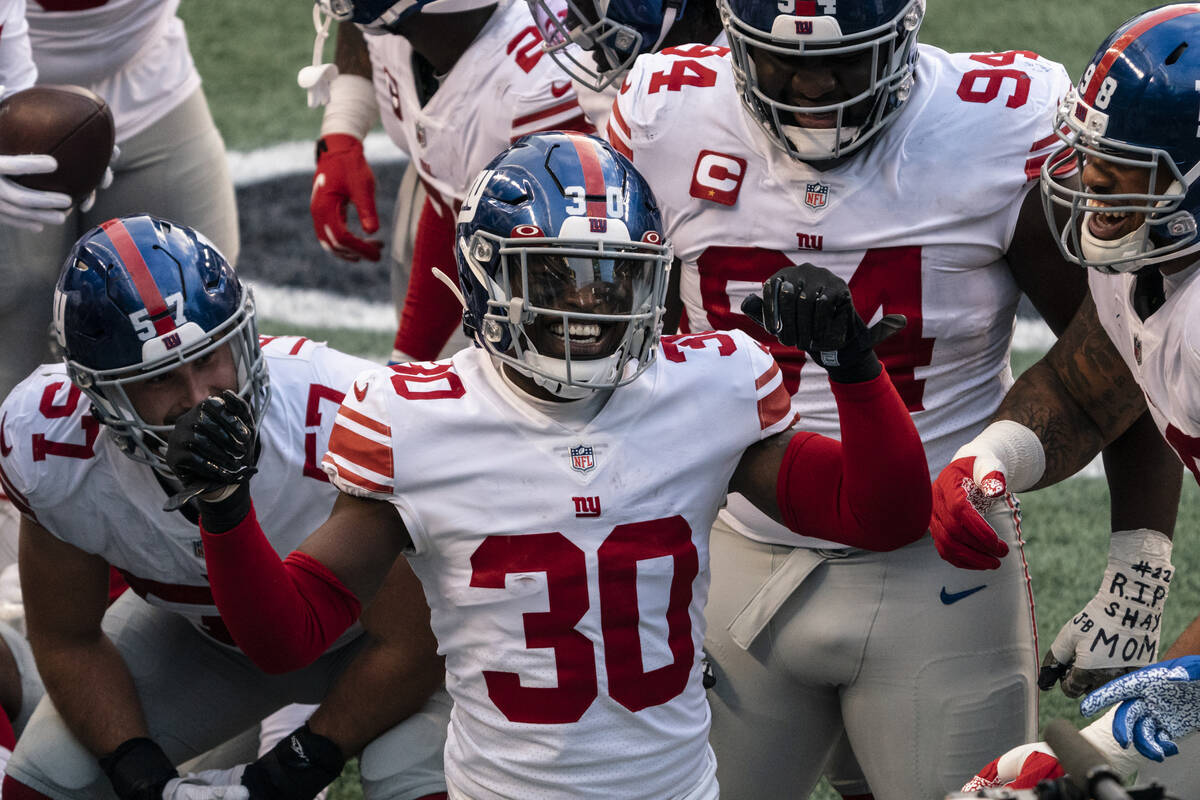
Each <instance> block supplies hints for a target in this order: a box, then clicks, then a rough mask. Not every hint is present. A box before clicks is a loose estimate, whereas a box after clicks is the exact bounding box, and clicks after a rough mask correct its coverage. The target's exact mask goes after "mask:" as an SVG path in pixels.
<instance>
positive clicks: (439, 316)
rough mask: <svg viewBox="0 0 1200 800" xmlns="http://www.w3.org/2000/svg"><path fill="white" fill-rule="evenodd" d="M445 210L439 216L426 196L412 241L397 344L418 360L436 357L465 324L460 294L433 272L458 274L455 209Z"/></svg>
mask: <svg viewBox="0 0 1200 800" xmlns="http://www.w3.org/2000/svg"><path fill="white" fill-rule="evenodd" d="M427 191H432V190H427ZM444 211H445V216H444V217H443V216H440V215H439V214H438V213H437V210H436V209H435V208H434V206H433V200H431V199H430V198H429V197H426V198H425V206H424V208H422V209H421V220H420V222H418V223H417V234H416V241H415V242H413V256H412V269H411V271H410V273H409V277H408V291H407V293H406V294H405V295H404V310H403V311H402V312H401V314H400V327H399V329H398V330H397V331H396V342H395V348H396V349H397V350H399V351H400V352H401V353H405V354H407V355H410V356H412V357H413V358H415V359H416V360H418V361H433V360H434V359H436V358H437V357H438V354H439V353H441V352H442V348H443V347H445V346H446V342H448V341H450V336H451V334H453V333H454V329H455V327H457V326H458V325H460V324H462V306H461V305H459V302H458V298H457V297H455V296H454V293H453V292H451V291H450V290H449V289H448V288H446V286H445V284H443V283H442V282H441V281H439V280H438V279H437V278H435V277H434V275H433V269H434V267H437V268H438V269H440V270H441V271H442V272H444V273H446V274H447V275H449V276H450V277H451V278H456V277H457V276H458V268H457V267H456V266H455V264H456V262H455V260H454V227H455V226H454V211H453V209H444Z"/></svg>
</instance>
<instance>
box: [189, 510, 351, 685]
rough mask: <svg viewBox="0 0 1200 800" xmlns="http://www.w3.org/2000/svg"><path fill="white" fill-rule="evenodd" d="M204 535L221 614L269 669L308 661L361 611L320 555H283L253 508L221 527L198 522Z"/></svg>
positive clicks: (242, 644)
mask: <svg viewBox="0 0 1200 800" xmlns="http://www.w3.org/2000/svg"><path fill="white" fill-rule="evenodd" d="M200 535H201V537H202V538H203V540H204V559H205V562H206V563H207V565H208V582H209V585H210V586H211V587H212V593H213V598H214V599H215V600H216V603H217V608H219V609H220V611H221V620H222V621H223V622H224V623H225V626H226V627H227V628H228V629H229V632H230V633H231V634H232V635H233V640H234V641H235V642H237V645H238V647H240V648H241V650H242V652H243V653H245V654H246V655H247V656H248V657H249V658H250V660H251V661H253V662H254V663H255V664H257V665H258V666H259V668H260V669H262V670H263V671H264V672H268V673H271V674H273V675H274V674H279V673H281V672H288V671H289V670H293V669H299V668H300V667H303V666H305V665H306V664H309V663H311V662H312V661H314V660H315V659H316V658H317V656H319V655H321V654H322V653H324V652H325V650H326V649H328V647H329V645H330V644H332V643H333V641H334V640H335V639H337V638H338V637H339V636H341V635H342V633H343V632H344V631H345V630H346V629H347V628H349V627H350V626H351V625H352V624H354V621H355V620H356V619H358V615H359V614H360V613H361V612H362V604H361V603H359V601H358V598H357V597H355V596H354V594H353V593H352V592H351V591H350V590H349V589H347V588H346V587H345V586H344V585H343V584H342V582H341V581H339V580H338V579H337V576H336V575H334V574H333V573H332V572H330V571H329V569H328V568H327V567H326V566H325V565H324V564H322V563H321V562H320V561H317V560H316V559H315V558H312V557H311V556H309V555H307V554H305V553H300V552H295V553H292V554H290V555H289V556H288V557H287V558H286V559H285V560H283V561H280V560H279V556H278V555H277V554H276V553H275V551H274V550H273V549H272V548H271V544H270V543H269V542H268V541H267V537H266V536H264V535H263V532H262V528H261V527H259V525H258V517H257V516H256V515H255V513H254V508H253V507H251V509H250V513H249V514H247V515H246V517H245V519H243V520H242V521H241V522H239V523H238V524H237V525H235V526H234V527H233V528H230V529H229V530H228V531H225V532H224V533H210V532H209V531H207V530H205V529H204V526H203V521H201V527H200Z"/></svg>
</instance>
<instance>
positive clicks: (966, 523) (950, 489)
mask: <svg viewBox="0 0 1200 800" xmlns="http://www.w3.org/2000/svg"><path fill="white" fill-rule="evenodd" d="M1007 491H1008V482H1007V479H1006V478H1005V476H1004V473H1003V472H1002V471H1001V470H999V469H993V470H991V471H990V472H988V473H987V474H986V475H983V476H980V478H979V480H978V481H976V479H975V456H969V457H966V458H956V459H955V460H954V461H951V462H950V463H949V464H948V465H946V468H945V469H943V470H942V472H941V474H940V475H938V476H937V480H935V481H934V482H933V518H932V519H931V520H930V521H929V531H930V533H932V534H933V543H934V545H936V546H937V551H938V553H939V554H940V555H941V557H942V559H943V560H945V561H948V562H949V563H951V564H953V565H954V566H956V567H961V568H963V569H997V568H998V567H999V566H1000V559H1002V558H1004V556H1006V555H1008V545H1007V544H1005V543H1004V542H1003V541H1002V540H1001V539H1000V537H999V536H997V535H996V531H994V530H992V526H991V525H989V524H988V523H987V520H985V519H984V518H983V515H984V514H986V513H987V511H988V510H989V509H990V508H991V507H992V504H993V503H996V502H1001V503H1002V502H1004V495H1005V494H1006V493H1007Z"/></svg>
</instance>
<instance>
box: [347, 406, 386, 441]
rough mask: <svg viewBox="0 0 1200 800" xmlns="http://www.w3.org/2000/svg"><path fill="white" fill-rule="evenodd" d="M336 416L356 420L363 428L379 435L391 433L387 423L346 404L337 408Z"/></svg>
mask: <svg viewBox="0 0 1200 800" xmlns="http://www.w3.org/2000/svg"><path fill="white" fill-rule="evenodd" d="M338 416H344V417H345V418H346V419H348V420H350V421H351V422H357V423H358V424H359V425H362V426H363V427H364V428H366V429H368V430H372V431H375V432H376V433H378V434H379V435H380V436H391V435H392V429H391V427H389V426H388V425H385V424H384V423H382V422H380V421H379V420H376V419H372V418H371V417H368V416H367V415H366V414H363V413H361V412H359V411H355V410H354V409H353V408H350V407H349V406H347V405H344V404H343V405H342V407H341V408H339V409H338Z"/></svg>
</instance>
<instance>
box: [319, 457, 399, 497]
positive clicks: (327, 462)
mask: <svg viewBox="0 0 1200 800" xmlns="http://www.w3.org/2000/svg"><path fill="white" fill-rule="evenodd" d="M321 464H322V465H323V466H328V467H331V468H332V469H334V470H335V471H336V472H337V476H338V479H339V480H341V481H345V482H346V483H348V484H350V485H351V486H356V487H358V488H359V489H362V490H363V491H365V492H371V493H374V494H391V493H392V491H393V490H392V487H391V486H390V485H384V484H382V483H376V482H375V481H373V480H371V479H370V478H367V477H364V476H362V475H359V474H358V473H357V472H355V471H354V470H352V469H349V468H347V467H346V466H344V465H342V464H338V463H337V458H336V457H335V456H334V454H333V453H332V452H329V453H326V454H325V457H324V458H323V459H321Z"/></svg>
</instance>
